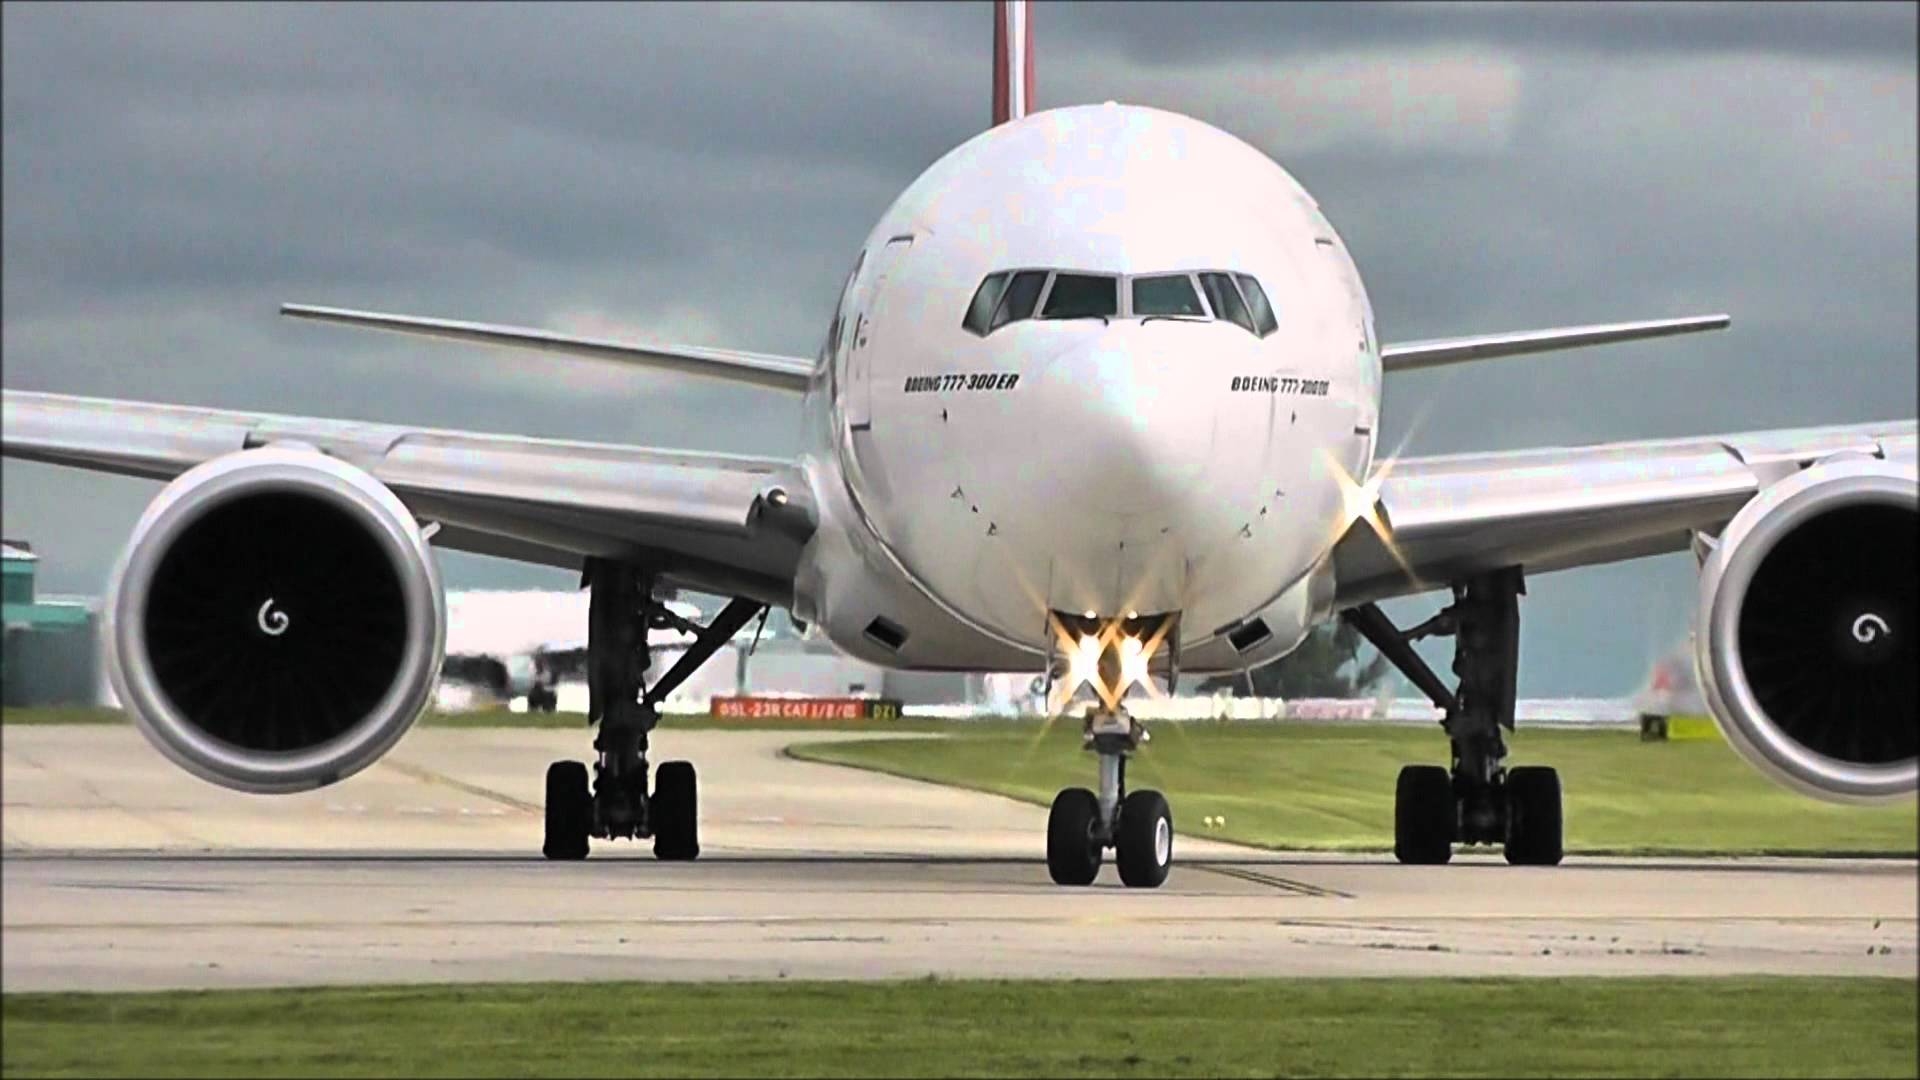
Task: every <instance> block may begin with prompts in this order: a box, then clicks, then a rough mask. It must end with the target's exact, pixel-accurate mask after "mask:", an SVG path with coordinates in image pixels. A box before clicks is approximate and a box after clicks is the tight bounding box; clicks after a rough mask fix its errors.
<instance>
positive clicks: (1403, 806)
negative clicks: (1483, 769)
mask: <svg viewBox="0 0 1920 1080" xmlns="http://www.w3.org/2000/svg"><path fill="white" fill-rule="evenodd" d="M1456 814H1457V811H1456V809H1455V804H1454V799H1453V777H1452V775H1451V774H1449V773H1448V772H1447V770H1446V769H1444V768H1441V767H1440V766H1438V765H1408V766H1405V767H1403V768H1402V769H1401V770H1400V779H1399V782H1398V783H1396V784H1395V785H1394V790H1393V855H1394V857H1395V858H1397V859H1399V860H1400V861H1401V862H1403V863H1408V864H1410V865H1414V866H1439V865H1440V864H1442V863H1445V862H1447V861H1449V860H1450V859H1452V858H1453V833H1454V818H1455V816H1456Z"/></svg>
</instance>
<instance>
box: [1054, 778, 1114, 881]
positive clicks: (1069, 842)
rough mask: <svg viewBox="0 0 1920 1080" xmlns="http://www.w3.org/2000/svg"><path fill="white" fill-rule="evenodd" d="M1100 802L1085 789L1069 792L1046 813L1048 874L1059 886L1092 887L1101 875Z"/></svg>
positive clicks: (1059, 797)
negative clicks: (1098, 836)
mask: <svg viewBox="0 0 1920 1080" xmlns="http://www.w3.org/2000/svg"><path fill="white" fill-rule="evenodd" d="M1099 821H1100V800H1099V798H1097V797H1096V796H1095V795H1094V793H1093V792H1091V791H1088V790H1087V789H1086V788H1067V789H1066V790H1064V791H1062V792H1061V793H1060V794H1058V795H1055V796H1054V797H1053V808H1052V809H1051V810H1049V811H1048V812H1047V873H1048V874H1049V875H1051V876H1052V877H1053V881H1054V884H1056V885H1091V884H1093V879H1094V878H1096V877H1098V876H1099V875H1100V856H1101V851H1100V841H1099V840H1098V839H1096V838H1095V836H1094V830H1095V827H1096V826H1097V825H1098V824H1099Z"/></svg>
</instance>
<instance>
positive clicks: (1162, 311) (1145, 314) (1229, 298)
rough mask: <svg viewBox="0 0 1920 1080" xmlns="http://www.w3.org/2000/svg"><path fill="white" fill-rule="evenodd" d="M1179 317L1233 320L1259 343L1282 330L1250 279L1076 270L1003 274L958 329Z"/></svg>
mask: <svg viewBox="0 0 1920 1080" xmlns="http://www.w3.org/2000/svg"><path fill="white" fill-rule="evenodd" d="M1032 318H1040V319H1092V318H1099V319H1103V320H1110V319H1116V318H1134V319H1151V318H1177V319H1188V320H1194V321H1199V322H1207V321H1215V320H1217V321H1219V322H1229V323H1232V324H1234V325H1235V326H1238V327H1240V328H1241V329H1243V330H1245V331H1247V332H1248V333H1250V334H1252V335H1253V336H1255V337H1266V336H1267V335H1268V334H1271V333H1273V332H1274V331H1275V330H1278V329H1279V328H1280V325H1279V319H1278V317H1277V316H1276V315H1275V314H1274V310H1273V304H1272V302H1271V301H1270V300H1269V299H1268V298H1267V294H1266V290H1264V289H1262V288H1261V287H1260V283H1259V282H1258V281H1256V280H1254V278H1253V275H1252V274H1241V273H1228V272H1226V271H1222V270H1193V271H1178V272H1171V273H1161V274H1142V275H1140V276H1139V277H1125V276H1121V275H1115V274H1092V273H1086V272H1083V271H1077V270H998V271H995V272H994V273H991V274H988V275H987V276H986V278H985V279H984V280H982V281H981V282H980V286H979V288H977V289H975V290H974V293H973V300H972V301H971V302H970V303H969V304H968V305H967V313H966V315H965V316H963V317H962V318H961V320H960V325H961V327H963V328H964V329H965V330H967V331H968V332H969V333H972V334H977V335H979V336H981V337H985V336H987V335H988V334H991V333H993V332H994V331H995V330H998V329H1000V328H1001V327H1003V326H1005V325H1007V324H1008V323H1016V322H1021V321H1023V320H1026V319H1032Z"/></svg>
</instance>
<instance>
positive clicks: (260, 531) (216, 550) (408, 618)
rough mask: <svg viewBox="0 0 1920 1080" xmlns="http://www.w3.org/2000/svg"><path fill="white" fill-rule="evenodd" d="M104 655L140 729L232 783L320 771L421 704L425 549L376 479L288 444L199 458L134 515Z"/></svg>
mask: <svg viewBox="0 0 1920 1080" xmlns="http://www.w3.org/2000/svg"><path fill="white" fill-rule="evenodd" d="M106 632H107V670H108V677H109V678H110V679H112V681H113V688H114V690H115V691H116V692H117V693H118V694H119V695H120V701H121V703H122V704H123V705H124V706H126V708H127V709H128V711H129V712H131V713H132V714H133V717H134V721H135V723H136V724H137V725H138V726H139V728H140V731H141V733H142V734H144V735H145V736H146V737H147V739H148V740H149V741H151V742H152V743H153V745H154V746H155V747H157V748H158V749H159V750H160V752H161V753H162V754H165V755H166V756H167V757H168V758H170V759H171V760H172V761H173V762H174V763H176V764H178V765H179V766H181V767H182V768H184V769H186V770H187V771H189V772H191V773H193V774H194V775H196V776H199V777H200V778H202V779H204V780H209V781H211V782H213V783H216V784H219V785H221V786H222V787H228V788H233V789H236V790H239V791H251V792H261V793H274V794H277V793H287V792H295V791H305V790H308V789H311V788H317V787H324V786H325V785H327V784H331V783H334V782H336V781H339V780H343V779H345V778H346V777H348V776H351V775H353V774H354V773H356V772H358V771H360V770H361V769H364V768H366V767H367V766H368V765H371V764H372V763H373V762H374V761H375V760H376V759H378V758H379V757H380V756H381V755H382V754H384V753H386V752H387V751H388V750H389V749H391V748H392V747H393V745H394V744H395V743H396V742H398V741H399V739H400V737H401V736H402V735H404V734H406V732H407V730H408V729H409V728H411V727H412V726H413V722H414V720H415V719H416V718H417V717H418V716H419V715H420V713H421V711H422V710H423V709H424V708H425V707H426V704H427V700H428V698H429V696H430V695H431V694H432V691H433V685H434V681H435V679H436V678H438V676H439V673H440V664H441V661H442V659H443V654H444V651H445V646H446V601H445V599H444V596H443V594H442V592H441V588H440V572H439V569H438V567H437V566H436V564H435V561H434V557H433V551H432V549H431V548H430V547H429V546H428V544H427V540H426V538H425V536H423V535H422V533H421V530H420V527H419V525H418V523H417V522H416V521H415V520H414V517H413V514H412V513H411V512H410V511H408V510H407V508H406V506H404V505H403V504H402V503H401V502H400V500H399V498H398V497H396V496H395V495H394V494H393V492H392V491H390V490H388V489H387V487H386V486H385V485H383V484H381V483H380V482H379V481H378V480H375V479H374V478H373V477H372V476H370V475H368V474H367V473H366V472H365V471H363V470H361V469H358V468H356V467H354V466H352V465H349V464H347V463H346V462H344V461H340V460H338V459H336V458H331V457H328V456H326V455H325V454H322V453H320V452H319V451H318V450H316V449H314V448H312V447H308V446H304V445H298V444H276V445H274V446H270V447H263V448H260V449H253V450H241V451H237V452H235V453H231V454H227V455H224V456H222V457H218V458H215V459H213V460H211V461H208V462H205V463H204V464H201V465H199V466H197V467H196V468H193V469H191V470H189V471H187V472H185V473H183V474H181V475H180V476H179V477H178V478H176V479H175V480H174V481H173V482H172V483H170V484H168V485H167V486H166V487H165V488H163V489H162V490H161V492H160V494H159V495H157V496H155V498H154V500H153V502H152V503H150V504H148V506H147V509H146V512H145V513H144V514H142V515H141V517H140V521H139V523H138V524H137V525H135V526H134V530H133V536H132V538H131V540H130V541H129V542H128V545H127V549H126V551H125V553H124V554H123V555H122V556H121V558H120V562H119V564H118V565H117V566H116V567H115V569H114V574H113V581H112V584H111V585H110V587H109V589H108V593H107V615H106Z"/></svg>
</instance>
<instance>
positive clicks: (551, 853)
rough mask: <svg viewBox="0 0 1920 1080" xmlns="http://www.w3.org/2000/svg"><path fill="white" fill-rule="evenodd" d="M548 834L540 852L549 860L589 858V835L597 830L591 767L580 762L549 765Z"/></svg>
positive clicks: (562, 762) (557, 762)
mask: <svg viewBox="0 0 1920 1080" xmlns="http://www.w3.org/2000/svg"><path fill="white" fill-rule="evenodd" d="M546 810H547V835H546V842H545V843H543V844H542V845H541V846H540V853H541V854H542V855H545V856H546V857H547V858H549V859H584V858H586V857H587V833H588V831H589V830H590V829H591V828H592V827H593V795H592V794H591V793H590V792H589V791H588V790H587V767H586V766H585V765H582V764H580V763H579V762H577V761H556V762H554V763H553V764H551V765H549V766H547V807H546Z"/></svg>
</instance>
